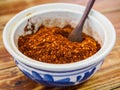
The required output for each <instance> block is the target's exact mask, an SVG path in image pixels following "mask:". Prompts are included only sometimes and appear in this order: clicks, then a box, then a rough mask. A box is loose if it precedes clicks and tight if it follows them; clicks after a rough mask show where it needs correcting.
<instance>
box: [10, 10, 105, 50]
mask: <svg viewBox="0 0 120 90" xmlns="http://www.w3.org/2000/svg"><path fill="white" fill-rule="evenodd" d="M81 15H82V12H81V13H75V12H70V11H50V12H44V13H40V12H39V13H36V14H34V15H32V16H30V17H27V18H25V19H23V20H21V21H20V22H19V23H18V24H17V25H16V27H15V29H14V32H13V34H12V35H13V37H12V40H14V41H13V45H14V46H15V47H16V48H18V38H19V36H21V35H26V34H30V33H31V31H27V32H25V31H24V29H25V27H26V25H28V26H27V27H28V28H29V29H30V28H32V27H31V23H33V24H34V26H35V31H37V30H38V28H39V26H41V25H45V26H46V27H53V26H58V27H61V28H62V27H64V26H66V25H71V26H72V27H74V28H75V26H76V25H77V24H78V23H79V21H80V18H81ZM28 20H29V21H28ZM83 32H84V33H86V34H88V35H90V36H92V37H94V38H95V39H96V40H97V41H98V42H99V43H100V44H101V46H102V45H103V43H104V40H105V36H104V30H103V27H102V26H101V25H100V24H99V22H98V21H97V20H96V19H95V18H94V17H92V16H89V18H88V19H87V20H86V23H85V25H84V30H83Z"/></svg>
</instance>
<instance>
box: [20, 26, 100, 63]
mask: <svg viewBox="0 0 120 90" xmlns="http://www.w3.org/2000/svg"><path fill="white" fill-rule="evenodd" d="M72 30H73V28H72V27H71V26H70V25H67V26H65V27H63V28H59V27H45V26H41V27H40V28H39V30H38V31H37V32H36V33H34V34H33V33H32V34H29V35H25V36H20V37H19V39H18V48H19V50H20V51H21V52H22V53H23V54H24V55H26V56H28V57H30V58H32V59H35V60H38V61H41V62H46V63H53V64H65V63H72V62H77V61H80V60H83V59H86V58H88V57H90V56H92V55H93V54H95V53H96V52H97V51H98V50H99V49H100V48H101V46H100V44H99V43H98V42H97V41H95V39H94V38H92V37H91V36H89V35H86V34H85V33H83V41H82V42H71V41H69V40H68V35H69V33H70V32H71V31H72Z"/></svg>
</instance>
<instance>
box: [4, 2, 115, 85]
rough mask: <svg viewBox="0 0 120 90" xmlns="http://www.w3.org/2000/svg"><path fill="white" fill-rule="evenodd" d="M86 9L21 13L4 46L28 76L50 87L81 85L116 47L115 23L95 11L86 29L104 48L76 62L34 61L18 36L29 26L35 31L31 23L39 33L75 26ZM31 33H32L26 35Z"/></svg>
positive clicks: (50, 7) (54, 6)
mask: <svg viewBox="0 0 120 90" xmlns="http://www.w3.org/2000/svg"><path fill="white" fill-rule="evenodd" d="M84 9H85V7H83V6H80V5H76V4H67V3H51V4H44V5H39V6H35V7H32V8H29V9H26V10H24V11H22V12H20V13H18V14H17V15H16V16H14V17H13V18H12V19H11V20H10V21H9V22H8V23H7V25H6V26H5V28H4V31H3V41H4V45H5V47H6V49H7V50H8V52H9V53H10V54H11V55H12V56H13V58H14V60H15V62H16V65H17V66H18V68H19V69H20V70H21V71H22V72H23V73H24V74H25V75H26V76H27V77H29V78H30V79H32V80H35V81H37V82H38V83H40V84H44V85H47V86H59V87H64V86H73V85H77V84H80V83H82V82H84V81H86V80H88V79H89V78H90V77H91V76H93V75H94V74H95V73H96V72H97V71H98V70H99V69H100V67H101V65H102V63H103V61H104V58H105V57H106V56H107V55H108V54H109V52H110V51H111V50H112V48H113V46H114V44H115V39H116V34H115V30H114V27H113V25H112V24H111V22H110V21H109V20H108V19H107V18H106V17H105V16H103V15H102V14H101V13H99V12H97V11H95V10H92V11H91V12H90V14H89V17H88V19H87V20H86V23H85V25H84V30H83V32H85V33H87V34H89V35H91V36H92V37H94V38H95V39H96V40H97V41H98V42H99V43H100V44H101V49H100V50H99V51H98V52H97V53H96V54H94V55H93V56H91V57H89V58H87V59H85V60H82V61H79V62H75V63H69V64H49V63H43V62H39V61H36V60H33V59H31V58H29V57H27V56H25V55H23V54H22V53H21V52H20V51H19V50H18V45H17V42H18V37H19V36H20V35H23V34H25V33H24V28H25V26H26V25H27V24H28V27H29V28H31V24H30V22H31V23H34V25H35V29H36V30H37V29H38V27H39V26H40V25H41V24H44V25H45V26H49V27H50V26H58V27H63V26H65V25H67V24H70V25H71V26H72V27H75V26H76V25H77V24H78V22H79V20H80V18H81V16H82V14H83V11H84ZM28 21H29V22H28ZM29 33H31V32H27V33H26V34H29Z"/></svg>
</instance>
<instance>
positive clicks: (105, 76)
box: [0, 0, 120, 90]
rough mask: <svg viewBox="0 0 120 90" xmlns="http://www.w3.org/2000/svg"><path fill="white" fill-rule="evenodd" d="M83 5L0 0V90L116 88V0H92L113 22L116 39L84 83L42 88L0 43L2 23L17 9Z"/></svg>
mask: <svg viewBox="0 0 120 90" xmlns="http://www.w3.org/2000/svg"><path fill="white" fill-rule="evenodd" d="M58 2H61V3H74V4H79V5H86V4H87V2H88V0H0V90H120V0H96V2H95V4H94V7H93V8H94V9H95V10H97V11H99V12H100V13H102V14H103V15H105V16H106V17H107V18H108V19H109V20H110V21H111V22H112V24H113V25H114V27H115V30H116V34H117V39H116V44H115V46H114V48H113V50H112V51H111V53H110V54H109V55H108V56H107V57H106V58H105V62H104V64H103V65H102V68H101V69H100V70H99V71H98V72H97V73H96V74H95V75H94V76H93V77H92V78H91V79H90V80H88V81H87V82H85V83H83V84H81V85H77V86H74V87H67V88H55V87H45V86H43V85H39V84H37V83H36V82H34V81H32V80H29V79H28V78H27V77H25V76H24V75H23V74H22V73H21V72H20V71H19V70H18V68H17V67H16V65H15V63H14V61H13V58H12V57H11V56H10V55H9V53H8V52H7V51H6V49H5V48H4V45H3V41H2V32H3V29H4V27H5V25H6V23H7V22H8V21H9V20H10V19H11V18H12V17H13V16H14V15H15V14H17V13H19V12H20V11H22V10H24V9H27V8H29V7H32V6H36V5H40V4H46V3H58Z"/></svg>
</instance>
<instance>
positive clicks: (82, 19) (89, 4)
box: [79, 0, 95, 26]
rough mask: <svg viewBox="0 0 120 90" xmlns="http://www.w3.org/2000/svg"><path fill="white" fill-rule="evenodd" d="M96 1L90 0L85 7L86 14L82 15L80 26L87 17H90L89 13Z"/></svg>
mask: <svg viewBox="0 0 120 90" xmlns="http://www.w3.org/2000/svg"><path fill="white" fill-rule="evenodd" d="M94 2H95V0H89V2H88V5H87V7H86V9H85V12H84V14H83V16H82V18H81V20H80V24H79V25H80V26H83V25H84V22H85V20H86V18H87V17H88V14H89V12H90V10H91V8H92V6H93V4H94Z"/></svg>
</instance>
